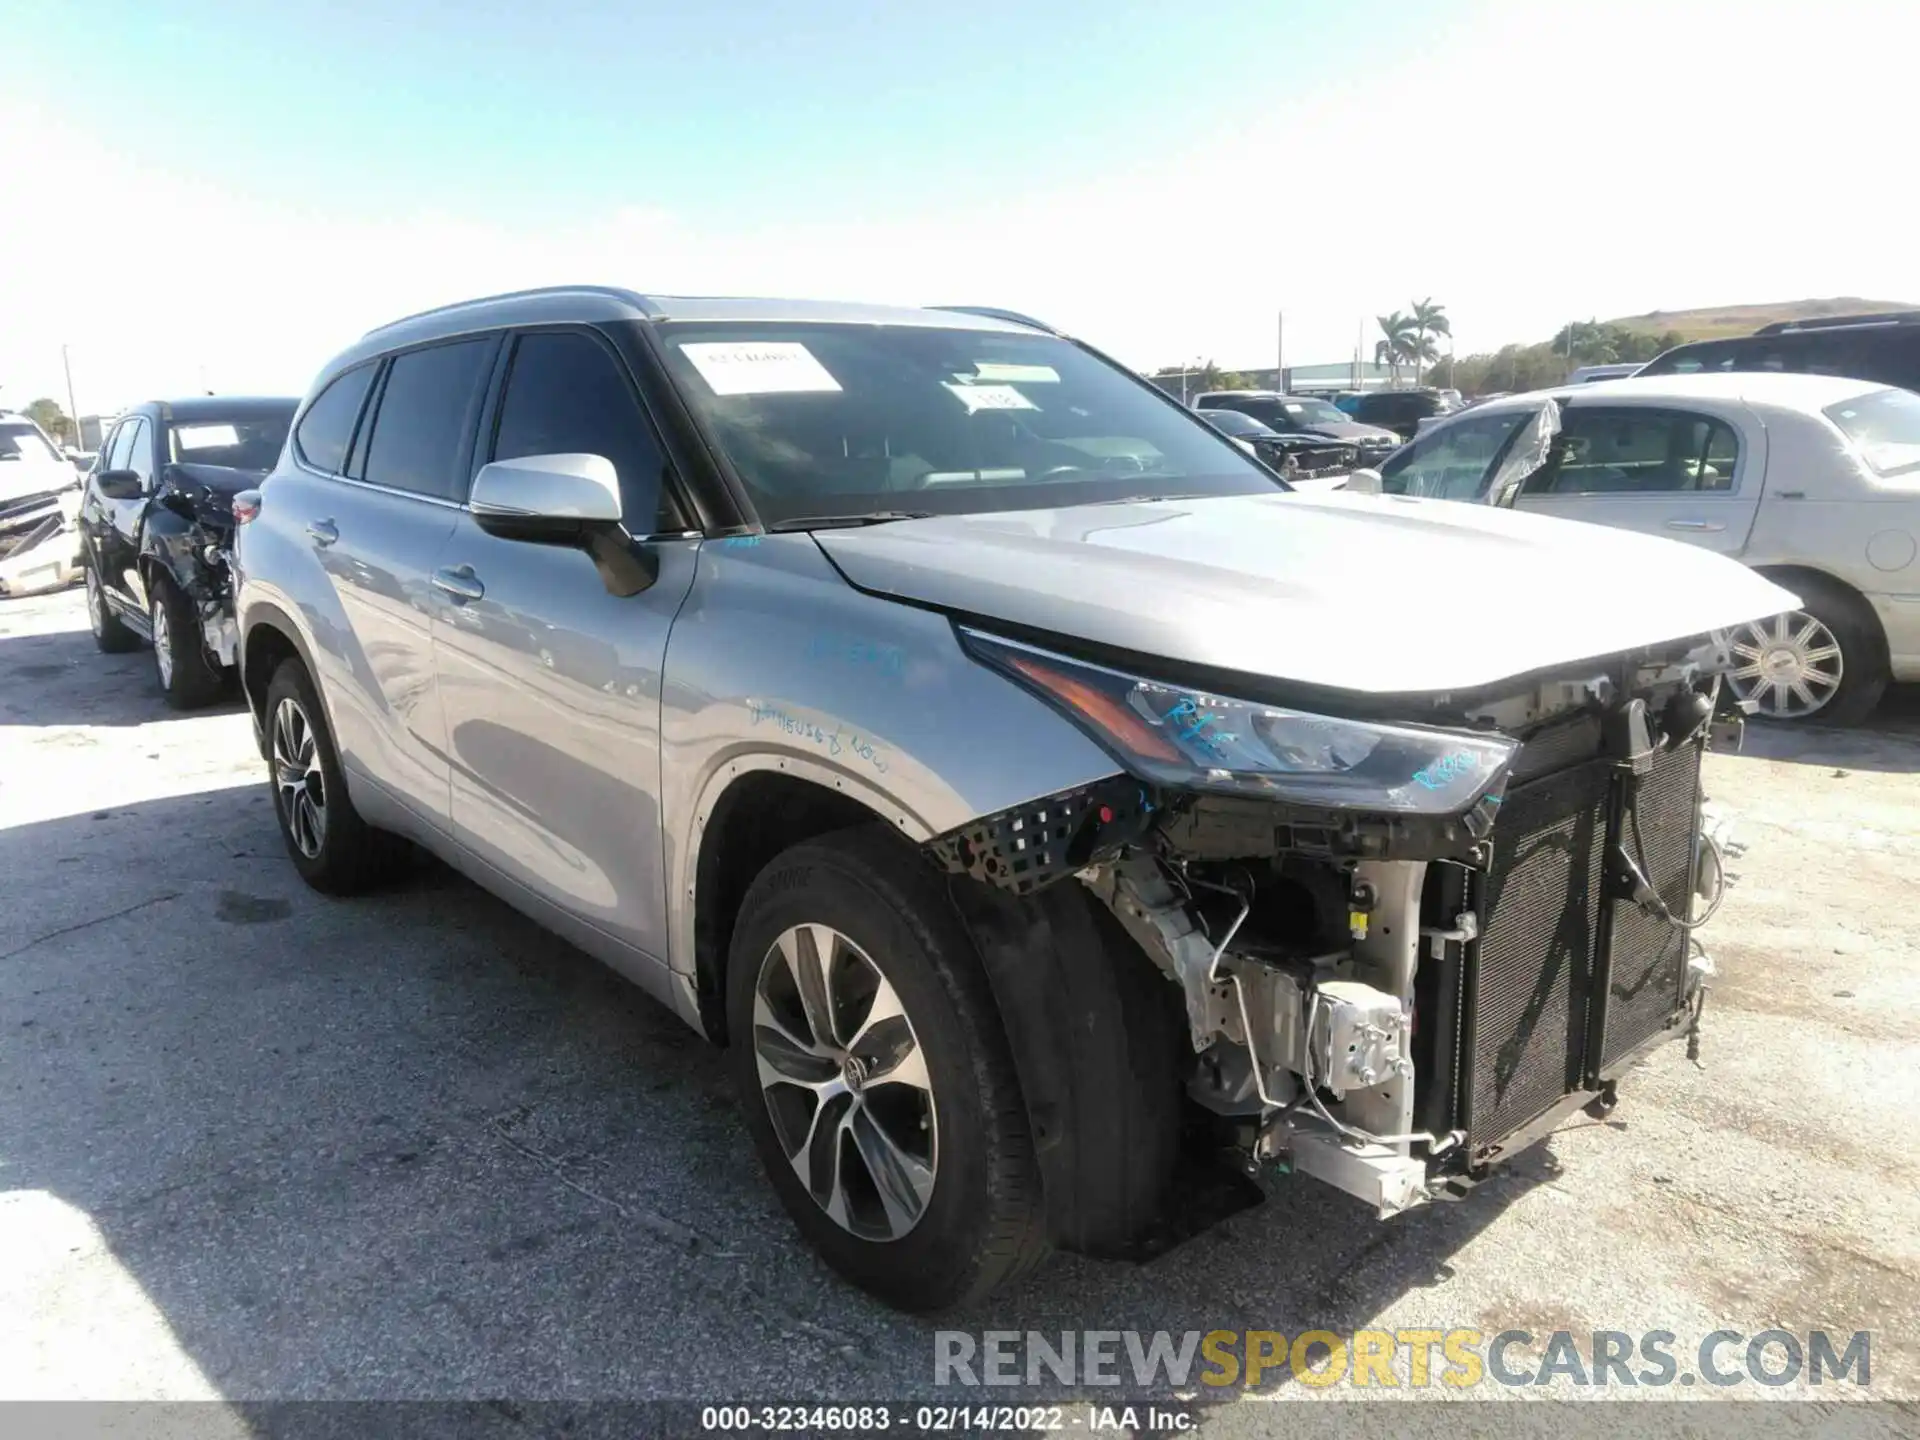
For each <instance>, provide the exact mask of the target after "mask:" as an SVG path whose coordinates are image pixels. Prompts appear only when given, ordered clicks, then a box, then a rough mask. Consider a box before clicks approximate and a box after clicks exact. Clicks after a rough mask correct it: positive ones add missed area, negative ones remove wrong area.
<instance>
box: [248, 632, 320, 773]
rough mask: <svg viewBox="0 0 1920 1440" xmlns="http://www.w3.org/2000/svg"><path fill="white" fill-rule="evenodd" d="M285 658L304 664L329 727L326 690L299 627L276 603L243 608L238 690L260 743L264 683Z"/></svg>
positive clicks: (263, 730)
mask: <svg viewBox="0 0 1920 1440" xmlns="http://www.w3.org/2000/svg"><path fill="white" fill-rule="evenodd" d="M289 658H292V659H295V660H298V661H299V662H300V663H301V665H302V666H304V667H305V669H306V672H307V676H308V678H309V679H311V680H312V681H313V688H314V690H315V692H316V693H318V695H319V696H320V705H321V708H322V709H323V710H325V711H326V712H327V715H326V721H327V728H328V729H329V730H330V731H331V730H332V729H333V713H332V709H331V707H330V706H329V705H328V703H327V692H326V689H325V687H323V686H322V685H321V683H320V675H319V672H318V671H317V670H316V669H315V668H314V663H313V652H312V651H311V650H310V649H308V648H307V642H306V640H305V639H304V638H302V636H301V634H300V627H299V626H298V625H296V624H294V623H293V620H292V618H291V617H290V616H288V614H287V613H286V612H285V611H284V610H282V609H281V608H280V607H279V606H277V605H273V604H268V603H264V602H263V603H260V604H256V605H254V606H253V607H251V608H250V609H249V610H248V612H247V628H246V633H245V634H244V635H243V636H242V637H241V641H240V692H241V694H243V695H245V696H246V698H247V708H248V709H249V710H250V711H252V712H253V722H254V734H255V737H256V738H257V739H258V740H259V741H260V743H261V745H262V747H264V746H265V744H266V726H267V713H266V712H267V686H268V684H269V683H270V682H271V681H272V680H273V672H274V670H275V669H276V668H278V666H279V664H280V662H281V661H282V660H286V659H289ZM262 753H263V754H264V753H265V751H264V748H263V750H262Z"/></svg>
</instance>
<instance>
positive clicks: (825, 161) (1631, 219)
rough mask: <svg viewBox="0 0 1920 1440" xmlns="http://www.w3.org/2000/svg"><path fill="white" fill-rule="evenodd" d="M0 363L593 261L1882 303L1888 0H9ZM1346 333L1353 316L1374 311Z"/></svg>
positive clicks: (1541, 313) (680, 288)
mask: <svg viewBox="0 0 1920 1440" xmlns="http://www.w3.org/2000/svg"><path fill="white" fill-rule="evenodd" d="M9 11H10V15H11V16H12V18H11V20H10V22H9V25H8V27H7V39H6V53H7V77H8V79H7V84H6V86H5V87H4V90H3V91H0V155H4V156H5V158H6V160H7V161H8V162H9V169H10V175H11V182H12V183H11V184H9V185H8V186H7V191H8V198H7V200H6V201H5V202H0V405H11V406H20V405H24V404H25V403H26V402H27V401H28V400H30V399H32V398H34V397H35V396H39V395H52V396H54V397H55V398H57V399H58V400H60V401H61V403H62V404H63V405H64V404H65V402H66V399H67V390H66V382H65V377H64V373H63V370H62V348H63V347H65V350H66V354H67V356H68V357H69V359H70V362H71V367H72V374H73V381H74V391H75V394H76V397H77V401H78V405H79V408H80V410H81V411H82V412H83V413H92V412H102V411H104V412H111V411H112V410H114V409H117V408H119V407H121V406H124V405H127V404H131V403H134V402H136V401H138V400H142V399H147V398H153V397H157V396H164V395H172V394H182V393H195V392H199V391H202V390H208V389H211V390H216V391H219V392H222V393H242V392H257V393H299V392H302V391H304V390H305V388H306V386H307V384H308V382H309V380H310V379H311V378H312V376H313V374H314V373H315V372H316V371H317V370H318V369H319V367H320V366H321V364H322V363H324V361H325V360H326V359H327V357H328V356H329V355H331V354H332V353H334V352H335V351H337V350H339V349H341V348H342V347H344V346H345V345H346V344H348V343H349V342H351V341H352V340H353V339H354V338H355V337H357V336H358V335H359V334H361V333H363V332H364V331H365V330H367V329H369V328H371V327H372V326H375V325H378V324H381V323H384V322H385V321H387V320H390V319H394V318H396V317H398V316H400V315H402V314H407V313H410V312H413V311H416V310H421V309H425V308H427V307H430V306H433V305H438V304H443V303H446V302H449V301H453V300H458V299H463V298H468V297H471V296H474V295H480V294H488V293H494V292H498V291H501V290H509V289H516V288H521V287H524V286H530V285H542V284H556V283H569V282H572V283H604V284H616V285H629V286H632V287H634V288H636V289H640V290H652V291H657V292H661V293H669V294H672V293H681V294H736V295H737V294H772V295H787V296H807V297H817V298H832V299H850V300H870V301H880V302H894V303H906V304H941V303H973V304H992V305H1004V306H1009V307H1012V308H1014V309H1019V310H1024V311H1027V312H1029V313H1032V314H1035V315H1039V316H1041V317H1043V318H1044V319H1046V320H1048V321H1049V322H1050V323H1052V324H1055V325H1057V326H1059V327H1060V328H1062V329H1064V330H1067V331H1068V332H1069V333H1072V334H1075V335H1077V336H1080V337H1082V338H1084V339H1086V340H1088V341H1091V342H1092V343H1094V344H1096V345H1099V346H1100V347H1101V348H1103V349H1106V350H1108V351H1109V352H1111V353H1112V354H1114V355H1116V356H1118V357H1119V358H1121V359H1122V360H1124V361H1126V362H1128V363H1129V364H1132V365H1135V366H1138V367H1140V368H1142V369H1147V368H1152V367H1156V366H1160V365H1172V364H1179V363H1183V362H1186V361H1190V360H1195V359H1199V358H1203V357H1206V358H1212V359H1214V360H1217V361H1218V362H1220V363H1221V364H1223V365H1226V366H1228V367H1249V366H1256V365H1271V364H1272V363H1273V361H1274V357H1275V352H1276V348H1277V340H1276V329H1277V322H1276V317H1277V316H1278V315H1280V314H1282V313H1284V315H1285V356H1286V360H1287V362H1288V363H1289V364H1310V363H1322V362H1334V361H1344V360H1346V359H1348V358H1350V357H1351V355H1352V353H1353V350H1354V346H1355V344H1356V340H1357V339H1359V338H1360V336H1361V333H1362V331H1363V329H1365V330H1371V328H1372V324H1373V322H1372V317H1373V316H1376V315H1379V314H1383V313H1385V312H1387V311H1389V310H1391V309H1395V308H1404V307H1405V306H1406V305H1407V304H1408V302H1409V301H1411V300H1413V299H1424V298H1427V297H1432V298H1433V299H1436V300H1438V301H1439V302H1441V303H1442V304H1444V305H1445V306H1446V308H1447V311H1448V313H1449V315H1450V316H1451V317H1452V320H1453V324H1454V329H1455V334H1456V343H1457V345H1458V348H1459V350H1460V352H1461V353H1462V354H1465V353H1468V352H1470V351H1472V350H1476V349H1493V348H1496V347H1497V346H1499V345H1501V344H1503V343H1506V342H1508V341H1532V340H1537V339H1544V338H1546V337H1547V336H1548V335H1550V334H1551V333H1552V332H1553V331H1554V330H1555V329H1556V328H1558V327H1559V326H1560V325H1561V324H1563V323H1564V322H1565V321H1567V320H1569V319H1575V318H1581V319H1584V318H1590V317H1599V318H1607V317H1610V316H1616V315H1624V314H1636V313H1640V312H1644V311H1648V310H1652V309H1656V308H1660V309H1675V308H1688V307H1693V306H1700V305H1718V304H1734V303H1747V302H1756V301H1766V300H1784V299H1798V298H1802V297H1808V296H1832V295H1858V296H1865V297H1868V298H1872V299H1880V300H1910V301H1915V302H1920V243H1916V240H1915V237H1916V235H1920V223H1916V222H1917V221H1920V187H1916V186H1914V185H1913V184H1912V183H1910V181H1909V180H1908V178H1907V173H1906V172H1907V170H1908V169H1909V168H1910V167H1909V165H1908V159H1907V157H1908V155H1909V152H1910V151H1911V139H1912V135H1913V133H1914V128H1915V122H1914V120H1913V110H1912V100H1911V95H1910V89H1911V87H1910V86H1904V85H1902V84H1900V83H1897V82H1896V79H1895V74H1894V71H1895V67H1896V65H1897V63H1898V60H1897V58H1896V57H1911V55H1912V54H1914V53H1915V50H1916V42H1920V4H1915V3H1914V0H1822V3H1820V4H1818V5H1817V6H1816V5H1811V4H1793V5H1788V4H1785V3H1773V4H1769V3H1766V0H1749V3H1744V4H1735V3H1720V0H1577V3H1561V0H1531V3H1522V0H1316V3H1303V0H1207V3H1204V4H1198V5H1175V4H1172V3H1167V0H1025V3H1023V4H1020V5H1002V6H967V5H931V4H925V3H918V0H865V3H862V0H805V3H789V0H705V3H703V4H700V5H691V4H687V3H685V0H672V3H659V0H626V3H597V4H594V3H580V0H542V3H538V4H526V3H516V4H513V5H510V6H507V5H500V4H497V3H494V0H465V3H460V4H453V3H420V0H386V3H369V0H334V3H328V4H324V5H322V4H314V3H309V0H274V3H272V4H268V5H260V4H258V3H253V4H222V3H214V0H169V3H168V4H167V5H164V6H156V5H153V4H150V3H146V0H14V4H13V5H11V6H10V7H9ZM1373 339H1374V336H1373V335H1371V334H1368V335H1367V336H1366V338H1365V341H1364V343H1365V345H1366V347H1367V349H1368V351H1369V352H1370V351H1371V348H1372V344H1373Z"/></svg>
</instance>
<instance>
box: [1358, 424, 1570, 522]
mask: <svg viewBox="0 0 1920 1440" xmlns="http://www.w3.org/2000/svg"><path fill="white" fill-rule="evenodd" d="M1534 413H1535V412H1534V411H1533V410H1531V409H1527V410H1500V411H1495V412H1493V413H1491V414H1490V413H1488V412H1487V411H1485V410H1470V411H1468V412H1467V413H1466V414H1464V415H1462V416H1461V417H1460V418H1459V419H1458V420H1455V421H1452V422H1451V423H1449V424H1447V425H1443V426H1441V427H1440V428H1439V429H1438V430H1432V431H1429V432H1428V433H1427V434H1425V435H1422V436H1421V437H1420V438H1419V439H1418V440H1415V441H1414V442H1413V443H1412V444H1411V445H1409V446H1407V447H1406V448H1405V449H1403V450H1400V451H1398V452H1397V453H1395V454H1394V455H1392V456H1390V457H1389V458H1388V460H1387V462H1386V463H1385V464H1384V465H1382V466H1381V467H1380V489H1381V491H1382V492H1383V493H1385V494H1388V495H1425V496H1429V497H1431V498H1433V499H1436V500H1474V499H1477V498H1479V496H1480V494H1481V492H1482V491H1483V490H1485V488H1486V481H1487V476H1488V472H1489V471H1490V470H1491V469H1492V468H1493V464H1494V462H1495V461H1496V460H1497V459H1499V457H1500V454H1501V452H1502V451H1503V450H1504V449H1505V447H1506V444H1507V441H1508V440H1510V439H1512V438H1513V434H1514V432H1515V431H1516V430H1518V429H1519V428H1520V426H1521V425H1522V424H1524V423H1525V422H1526V421H1527V420H1528V419H1529V418H1530V417H1531V416H1532V415H1533V414H1534Z"/></svg>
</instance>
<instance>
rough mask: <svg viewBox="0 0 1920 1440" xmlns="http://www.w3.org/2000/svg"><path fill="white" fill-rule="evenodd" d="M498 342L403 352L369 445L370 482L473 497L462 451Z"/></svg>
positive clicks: (397, 359) (395, 363)
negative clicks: (488, 363)
mask: <svg viewBox="0 0 1920 1440" xmlns="http://www.w3.org/2000/svg"><path fill="white" fill-rule="evenodd" d="M492 355H493V341H491V340H462V341H460V342H459V343H457V344H453V345H435V346H433V347H431V348H430V349H426V350H409V351H407V352H406V353H405V354H402V355H396V356H395V357H394V359H393V364H392V367H391V368H390V369H389V370H388V372H387V383H386V386H385V388H384V389H383V390H382V391H381V392H380V410H379V413H378V414H377V415H376V416H375V417H374V421H373V436H372V438H371V439H370V440H369V441H368V442H367V468H366V478H367V480H368V481H369V482H370V483H372V484H375V485H390V486H392V487H393V488H394V489H396V490H411V491H413V492H414V493H415V494H419V495H432V496H435V497H436V498H438V499H441V500H462V499H465V498H466V493H467V484H466V482H467V477H466V476H465V475H463V474H462V473H461V470H460V460H461V451H462V449H463V448H464V445H465V441H466V438H467V436H468V435H470V434H472V432H473V425H474V421H475V419H476V417H477V411H478V409H479V404H480V395H481V382H482V380H483V379H484V378H485V375H486V368H487V362H488V361H489V360H490V359H491V358H492Z"/></svg>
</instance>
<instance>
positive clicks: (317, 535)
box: [307, 520, 340, 546]
mask: <svg viewBox="0 0 1920 1440" xmlns="http://www.w3.org/2000/svg"><path fill="white" fill-rule="evenodd" d="M307 535H308V537H309V538H311V539H312V541H313V543H314V544H316V545H322V546H324V545H331V544H333V542H334V541H336V540H338V539H339V538H340V527H339V526H338V525H335V524H334V523H333V521H331V520H309V521H308V522H307Z"/></svg>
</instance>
